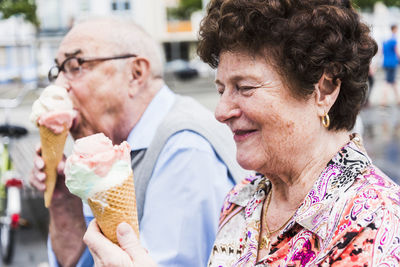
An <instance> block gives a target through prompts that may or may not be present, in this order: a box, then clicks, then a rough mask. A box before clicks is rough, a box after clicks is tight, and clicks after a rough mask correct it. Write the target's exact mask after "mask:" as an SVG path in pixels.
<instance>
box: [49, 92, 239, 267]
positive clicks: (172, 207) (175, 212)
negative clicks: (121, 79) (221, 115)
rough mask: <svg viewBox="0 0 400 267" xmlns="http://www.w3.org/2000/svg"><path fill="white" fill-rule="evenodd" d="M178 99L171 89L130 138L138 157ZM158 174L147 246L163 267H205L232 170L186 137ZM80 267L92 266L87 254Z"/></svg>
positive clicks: (197, 139)
mask: <svg viewBox="0 0 400 267" xmlns="http://www.w3.org/2000/svg"><path fill="white" fill-rule="evenodd" d="M175 97H176V96H175V94H174V93H173V92H172V91H171V90H170V89H169V88H168V87H166V86H164V87H163V88H162V89H161V90H160V91H159V92H158V93H157V95H156V96H155V97H154V99H153V100H152V102H151V103H150V105H149V106H148V107H147V109H146V111H145V112H144V114H143V116H142V118H141V119H140V121H139V122H138V123H137V125H136V126H135V127H134V128H133V130H132V131H131V133H130V134H129V136H128V139H127V141H128V143H129V144H130V146H131V148H132V150H133V151H135V150H140V149H145V148H147V147H149V145H150V143H151V141H152V139H153V137H154V136H155V134H156V129H157V127H158V126H159V125H160V123H161V122H162V120H163V119H164V117H165V115H166V114H167V113H168V111H169V110H170V109H171V107H172V106H173V103H174V100H175ZM154 168H155V169H154V172H153V174H152V177H151V179H150V182H149V185H148V188H147V192H146V198H145V204H144V213H143V217H142V220H141V221H140V223H139V224H140V241H141V243H142V245H143V246H144V247H145V248H147V249H148V251H149V253H150V255H151V256H152V258H153V259H154V260H155V261H156V262H157V263H158V265H159V266H191V267H195V266H202V267H203V266H206V265H207V261H208V257H209V255H210V252H211V248H212V245H213V243H214V239H215V236H216V232H217V227H218V219H219V213H220V209H221V207H222V203H223V199H224V197H225V195H226V194H227V193H228V192H229V190H230V189H231V188H232V187H233V185H234V182H233V179H232V177H230V175H229V174H228V171H227V167H226V166H225V164H224V163H223V162H222V161H221V160H220V159H219V157H218V156H217V155H216V154H215V152H214V150H213V148H212V146H211V145H210V143H209V142H208V141H207V140H206V139H204V138H203V137H202V136H200V135H199V134H197V133H195V132H192V131H181V132H178V133H176V134H174V135H173V136H171V137H170V138H169V139H168V141H167V143H166V144H165V146H164V148H163V150H162V151H161V154H160V156H159V158H158V160H157V163H156V165H155V167H154ZM84 206H85V207H84V214H85V218H86V221H87V222H89V221H90V220H91V219H92V218H93V216H92V214H91V212H90V209H89V208H88V206H87V205H84ZM50 245H51V244H49V248H50V249H51V246H50ZM49 255H50V256H49V257H50V258H51V257H54V254H53V253H50V254H49ZM54 262H55V261H54V258H53V261H52V260H51V259H50V263H54ZM51 266H57V265H53V264H51ZM77 266H79V267H83V266H84V267H86V266H93V259H92V257H91V256H90V253H88V250H87V249H86V251H85V253H84V254H83V256H82V258H81V259H80V261H79V264H78V265H77Z"/></svg>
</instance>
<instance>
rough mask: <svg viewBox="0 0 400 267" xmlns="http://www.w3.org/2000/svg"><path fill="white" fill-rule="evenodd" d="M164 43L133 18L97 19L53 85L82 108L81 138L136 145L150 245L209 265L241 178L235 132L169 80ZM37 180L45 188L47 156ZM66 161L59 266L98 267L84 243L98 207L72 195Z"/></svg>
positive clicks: (67, 43)
mask: <svg viewBox="0 0 400 267" xmlns="http://www.w3.org/2000/svg"><path fill="white" fill-rule="evenodd" d="M162 76H163V68H162V57H161V53H160V51H159V48H158V45H157V44H156V42H155V41H154V40H153V39H152V38H151V37H150V36H149V35H148V34H147V33H145V32H144V31H143V30H142V29H141V28H140V27H138V26H137V25H135V24H133V23H132V22H128V21H123V20H117V19H115V18H103V19H92V20H88V21H85V22H83V23H80V24H78V25H76V26H74V27H73V28H72V29H71V30H70V32H69V33H68V34H67V35H66V36H65V38H64V39H63V41H62V43H61V45H60V47H59V50H58V53H57V58H56V66H55V67H54V68H52V69H51V70H50V72H49V78H50V80H54V81H55V83H56V84H57V85H60V86H63V87H65V88H66V89H67V91H68V93H69V95H70V97H71V99H72V101H73V104H74V109H75V110H76V111H77V117H76V118H75V119H74V123H73V126H72V128H71V130H70V133H71V135H72V137H73V138H74V139H77V138H80V137H84V136H87V135H91V134H94V133H99V132H103V133H104V134H105V135H107V136H108V137H109V138H110V139H111V140H112V141H113V143H114V144H119V143H121V142H122V141H124V140H127V141H128V143H129V144H130V145H131V147H132V156H133V160H132V167H133V171H134V177H135V178H134V179H135V186H136V194H137V201H138V214H139V225H140V239H141V242H142V244H143V245H144V247H145V248H146V249H148V251H149V253H150V254H151V255H152V257H153V258H154V259H155V260H156V261H157V264H158V265H160V266H205V265H206V263H207V259H208V255H209V253H210V251H211V246H212V244H213V241H214V238H215V234H216V231H217V225H218V215H219V211H220V208H221V205H222V203H223V198H224V196H225V195H226V194H227V192H228V191H229V190H230V189H231V187H232V186H233V184H234V180H235V179H236V180H238V179H240V178H241V175H242V174H243V172H242V170H241V169H240V168H239V167H238V165H237V164H236V161H235V159H234V157H235V152H234V144H233V143H230V140H232V138H231V137H226V136H227V135H229V134H230V133H229V130H228V129H226V128H225V126H223V125H220V124H219V123H218V122H216V121H215V120H214V118H213V115H212V114H211V112H209V111H207V110H206V109H205V108H204V107H202V106H201V105H200V104H198V103H197V102H195V101H194V100H193V99H190V98H187V97H182V96H178V95H176V94H174V93H173V92H172V91H171V90H170V89H169V88H168V87H167V86H166V85H165V83H164V81H163V78H162ZM34 161H35V167H34V169H33V171H32V176H31V184H32V185H33V186H35V187H36V188H38V189H39V190H42V191H43V190H44V189H45V185H44V180H45V178H46V177H45V174H44V172H43V167H44V163H43V160H42V158H41V157H40V151H38V154H37V156H36V158H35V159H34ZM63 163H64V162H61V164H60V165H59V177H58V183H57V185H56V190H55V192H54V196H53V199H52V204H51V206H50V207H49V213H50V226H49V231H50V238H49V242H48V243H49V258H50V262H51V265H52V266H57V265H58V264H59V265H61V266H64V267H65V266H91V265H92V264H93V260H92V258H91V256H90V253H89V251H88V250H87V249H86V247H85V245H84V243H83V242H82V237H83V235H84V233H85V230H86V225H87V223H88V222H89V221H90V220H91V219H92V218H93V217H92V216H91V213H90V209H88V208H87V206H85V205H83V206H82V202H81V200H80V199H79V198H77V197H75V196H73V195H71V194H70V193H69V191H68V189H67V188H66V187H65V184H64V177H63Z"/></svg>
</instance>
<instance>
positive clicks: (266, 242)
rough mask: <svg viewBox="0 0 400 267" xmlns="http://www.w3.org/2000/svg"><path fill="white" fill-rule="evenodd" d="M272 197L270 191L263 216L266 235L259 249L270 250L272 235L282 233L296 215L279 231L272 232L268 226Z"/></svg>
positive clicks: (270, 191)
mask: <svg viewBox="0 0 400 267" xmlns="http://www.w3.org/2000/svg"><path fill="white" fill-rule="evenodd" d="M271 195H272V189H270V190H269V193H268V196H267V206H266V207H265V211H264V216H263V222H264V223H265V230H266V232H267V233H266V234H265V235H263V236H262V238H261V242H260V244H259V249H264V248H266V249H268V248H269V245H270V243H271V235H272V234H275V233H276V232H278V231H280V230H282V229H283V227H285V226H286V224H288V222H289V221H290V220H291V219H292V217H293V216H294V214H293V215H292V216H290V218H289V219H288V220H287V221H286V222H285V223H284V224H283V225H282V226H281V227H279V228H278V229H276V230H273V231H270V230H269V228H268V225H267V211H268V207H269V203H270V202H271Z"/></svg>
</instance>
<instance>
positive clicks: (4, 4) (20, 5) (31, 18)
mask: <svg viewBox="0 0 400 267" xmlns="http://www.w3.org/2000/svg"><path fill="white" fill-rule="evenodd" d="M0 12H1V14H2V16H3V18H5V19H7V18H9V17H11V16H13V15H22V16H23V17H24V19H25V20H26V21H28V22H30V23H32V24H33V25H34V26H35V27H36V28H38V27H39V25H40V23H39V19H38V17H37V15H36V3H35V1H33V0H0Z"/></svg>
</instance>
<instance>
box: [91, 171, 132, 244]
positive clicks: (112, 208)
mask: <svg viewBox="0 0 400 267" xmlns="http://www.w3.org/2000/svg"><path fill="white" fill-rule="evenodd" d="M88 203H89V206H90V208H91V210H92V212H93V215H94V217H95V218H96V221H97V224H98V225H99V226H100V229H101V231H102V232H103V234H104V235H105V236H106V237H107V238H108V239H110V240H111V241H112V242H114V243H116V244H118V240H117V233H116V231H117V226H118V224H120V223H121V222H126V223H128V224H130V225H131V226H132V228H133V229H134V231H135V232H136V234H137V235H138V237H139V223H138V218H137V210H136V197H135V186H134V182H133V174H132V172H131V174H130V175H129V176H128V177H127V178H126V179H125V180H124V182H123V183H122V184H121V185H117V186H114V187H111V188H109V189H108V190H106V191H102V192H98V193H95V194H94V196H92V197H89V198H88Z"/></svg>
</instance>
